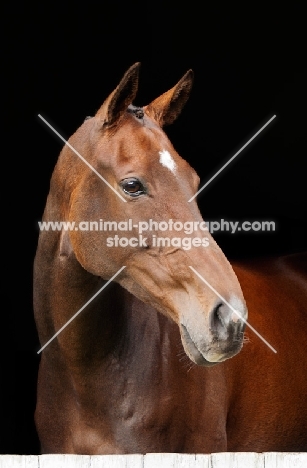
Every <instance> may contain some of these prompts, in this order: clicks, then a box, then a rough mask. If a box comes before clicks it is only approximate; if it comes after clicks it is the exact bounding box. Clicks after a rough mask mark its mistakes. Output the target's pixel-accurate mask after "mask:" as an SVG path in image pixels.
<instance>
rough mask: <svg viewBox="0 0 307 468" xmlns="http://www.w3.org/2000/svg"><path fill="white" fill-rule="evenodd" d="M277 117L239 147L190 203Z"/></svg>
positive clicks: (272, 118)
mask: <svg viewBox="0 0 307 468" xmlns="http://www.w3.org/2000/svg"><path fill="white" fill-rule="evenodd" d="M275 117H276V115H273V117H271V118H270V120H268V121H267V123H266V124H265V125H263V127H261V128H260V130H258V132H257V133H255V135H254V136H252V138H251V139H250V140H248V142H247V143H245V145H243V146H242V148H241V149H239V151H237V152H236V154H235V155H234V156H232V157H231V158H230V159H229V161H227V163H226V164H224V166H223V167H221V169H219V170H218V171H217V172H216V173H215V174H214V176H212V177H211V179H209V180H208V182H206V183H205V185H203V186H202V187H201V188H200V189H199V190H198V192H196V193H195V195H193V197H191V198H190V200H188V203H190V202H191V201H192V200H194V198H195V197H197V195H198V194H199V193H200V192H201V191H202V190H204V188H206V187H207V186H208V185H209V184H210V182H212V181H213V180H214V179H215V178H216V177H217V176H218V175H219V174H220V173H221V172H222V171H223V170H224V169H225V167H226V166H228V164H230V163H231V161H233V160H234V158H235V157H236V156H238V154H240V153H241V151H243V150H244V148H246V147H247V145H249V143H250V142H251V141H253V140H254V139H255V138H256V136H257V135H259V133H260V132H262V130H263V129H264V128H265V127H267V126H268V125H269V123H271V122H272V120H274V119H275Z"/></svg>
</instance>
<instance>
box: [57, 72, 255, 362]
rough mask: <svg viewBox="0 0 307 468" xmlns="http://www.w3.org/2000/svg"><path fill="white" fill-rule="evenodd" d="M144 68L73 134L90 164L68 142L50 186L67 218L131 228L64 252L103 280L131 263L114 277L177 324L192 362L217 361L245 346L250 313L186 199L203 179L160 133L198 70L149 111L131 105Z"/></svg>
mask: <svg viewBox="0 0 307 468" xmlns="http://www.w3.org/2000/svg"><path fill="white" fill-rule="evenodd" d="M138 73H139V64H135V65H133V66H132V67H131V68H130V69H129V70H128V71H127V72H126V73H125V75H124V76H123V78H122V80H121V81H120V83H119V85H118V86H117V87H116V89H115V90H114V91H113V92H112V93H111V94H110V95H109V97H108V98H107V99H106V100H105V101H104V103H103V104H102V106H101V107H100V109H99V110H98V112H97V113H96V115H95V116H94V117H92V118H89V119H87V120H86V121H85V122H84V123H83V124H82V125H81V127H80V128H79V129H78V130H77V131H76V133H75V134H74V135H73V136H72V137H71V138H70V140H69V143H70V145H71V146H72V147H73V148H75V149H76V150H77V151H78V152H79V153H80V154H81V155H82V156H83V158H84V159H85V160H86V161H87V163H88V165H86V164H84V161H81V160H80V159H78V158H77V157H76V155H75V154H74V152H73V151H72V150H71V148H69V147H68V146H65V147H64V149H63V150H62V153H61V156H60V158H59V161H58V164H57V167H56V170H55V172H54V175H53V182H52V186H54V187H56V190H57V193H60V194H61V195H59V196H61V200H62V202H61V203H62V205H61V211H62V216H63V219H65V220H66V221H71V222H74V223H75V225H76V226H77V225H79V224H78V223H82V222H88V223H91V222H100V223H104V222H106V221H108V222H113V223H116V224H113V226H115V225H116V226H122V227H126V229H125V230H124V231H120V232H119V231H116V232H110V231H108V230H105V229H102V230H100V229H98V230H95V229H93V230H87V231H85V230H82V229H75V230H72V231H70V232H64V233H62V240H61V246H62V247H61V248H62V249H64V250H65V251H69V252H70V254H72V255H74V256H75V258H76V259H77V261H78V262H79V263H80V264H81V266H82V267H83V268H84V269H85V270H87V271H88V272H89V273H91V274H92V275H95V276H99V277H101V278H103V279H105V280H107V279H109V278H111V277H112V276H113V275H114V274H115V273H116V272H117V271H118V270H119V269H120V268H121V267H122V266H125V269H124V270H123V271H122V272H121V274H120V275H119V276H118V277H116V281H117V282H118V283H119V284H120V285H121V286H122V287H124V288H126V289H127V290H128V291H129V292H130V293H132V294H133V295H134V296H136V297H137V298H138V299H140V300H141V301H143V302H145V303H150V304H151V305H152V306H153V307H154V308H155V309H157V310H158V311H159V312H161V313H162V314H165V315H166V316H167V317H169V318H170V319H171V320H173V321H175V322H176V323H177V325H178V327H179V329H180V334H181V339H182V343H183V347H184V349H185V351H186V353H187V355H188V356H189V357H190V359H191V360H192V361H193V362H195V363H196V364H200V365H204V366H210V365H214V364H216V363H218V362H221V361H224V360H226V359H228V358H230V357H232V356H234V355H235V354H237V353H238V352H239V351H240V349H241V348H242V344H243V332H244V326H245V320H246V318H247V310H246V306H245V301H244V298H243V294H242V291H241V287H240V284H239V282H238V279H237V277H236V275H235V273H234V271H233V269H232V267H231V265H230V263H229V262H228V260H227V259H226V257H225V255H224V254H223V252H222V251H221V249H220V248H219V247H218V245H217V244H216V242H215V241H214V239H213V238H212V237H211V235H210V233H209V232H208V231H205V230H204V226H205V223H204V220H203V219H202V216H201V214H200V211H199V209H198V207H197V204H196V202H195V200H193V201H192V202H188V200H189V199H190V198H191V197H192V196H193V195H194V194H195V192H196V191H197V188H198V184H199V178H198V176H197V174H196V172H195V171H194V170H193V169H192V168H191V167H190V165H189V164H188V163H187V162H186V161H185V160H184V159H182V158H181V157H180V156H179V154H178V153H177V152H176V150H175V149H174V147H173V145H172V144H171V142H170V140H169V139H168V137H167V135H166V134H165V132H164V131H163V127H164V126H165V125H168V124H171V123H172V122H173V121H174V120H175V119H176V118H177V117H178V116H179V114H180V112H181V110H182V108H183V106H184V104H185V103H186V101H187V99H188V97H189V94H190V90H191V87H192V82H193V73H192V71H191V70H190V71H188V72H187V73H186V74H185V75H184V76H183V77H182V78H181V80H180V81H179V82H178V83H177V84H176V85H175V86H174V87H173V88H172V89H170V90H169V91H167V92H166V93H164V94H163V95H161V96H160V97H158V98H157V99H155V100H154V101H153V102H151V103H150V104H149V105H147V106H145V107H143V108H140V107H135V106H134V105H133V104H132V103H133V101H134V99H135V96H136V92H137V88H138ZM93 168H94V169H95V171H93ZM97 173H98V174H100V175H101V176H103V178H104V181H105V182H106V183H104V181H102V180H101V178H99V177H98V176H97ZM52 186H51V187H52ZM111 188H112V189H111ZM114 192H116V193H114ZM54 196H55V195H54ZM129 220H130V221H129ZM128 221H129V223H128ZM119 223H122V224H119ZM125 223H126V224H125ZM180 226H182V228H181V229H180ZM156 228H158V229H156ZM187 233H188V234H187ZM115 235H117V236H118V237H117V243H116V238H115ZM122 237H125V239H124V240H122ZM160 237H163V240H162V241H161V239H160ZM190 267H193V269H194V270H192V269H191V268H190ZM195 271H196V272H198V273H199V275H200V276H201V278H204V279H205V280H206V282H207V283H208V284H209V285H210V286H211V287H209V286H208V284H206V283H205V282H203V281H202V279H201V278H200V277H198V276H197V274H196V273H195ZM216 292H218V295H217V294H216ZM235 311H237V313H236V312H235Z"/></svg>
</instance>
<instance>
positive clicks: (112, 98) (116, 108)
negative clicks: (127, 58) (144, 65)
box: [96, 62, 141, 127]
mask: <svg viewBox="0 0 307 468" xmlns="http://www.w3.org/2000/svg"><path fill="white" fill-rule="evenodd" d="M140 65H141V64H140V63H139V62H137V63H135V64H134V65H132V67H130V68H129V69H128V70H127V71H126V73H125V74H124V76H123V78H122V79H121V81H120V83H119V85H118V86H117V87H116V88H115V90H114V91H113V92H112V93H111V94H110V95H109V97H108V98H107V99H106V100H105V101H104V103H103V104H102V106H101V107H100V109H99V110H98V112H97V113H96V117H98V119H99V120H100V121H101V123H102V125H103V126H108V127H110V126H112V125H114V124H116V123H117V122H118V121H119V120H120V119H121V117H122V116H123V114H124V113H125V112H126V110H127V107H128V106H129V105H130V104H131V103H132V101H133V100H134V98H135V96H136V93H137V90H138V82H139V70H140Z"/></svg>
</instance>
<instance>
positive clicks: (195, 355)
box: [180, 323, 217, 367]
mask: <svg viewBox="0 0 307 468" xmlns="http://www.w3.org/2000/svg"><path fill="white" fill-rule="evenodd" d="M180 332H181V337H182V344H183V347H184V350H185V352H186V353H187V355H188V356H189V358H190V359H191V360H192V361H193V362H194V363H195V364H198V365H199V366H205V367H211V366H214V365H215V364H217V362H210V361H208V360H207V359H206V358H205V357H204V356H203V354H202V353H201V352H200V351H199V349H198V348H197V346H196V344H195V343H194V341H193V340H192V338H191V335H190V333H189V332H188V330H187V328H186V327H185V326H184V325H183V324H182V323H181V324H180Z"/></svg>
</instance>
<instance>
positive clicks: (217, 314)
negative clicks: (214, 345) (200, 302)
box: [211, 302, 227, 330]
mask: <svg viewBox="0 0 307 468" xmlns="http://www.w3.org/2000/svg"><path fill="white" fill-rule="evenodd" d="M223 306H224V304H223V303H222V302H219V303H218V304H217V305H216V306H215V307H214V309H213V311H212V320H211V323H212V328H213V329H214V330H217V329H218V328H219V327H220V326H221V325H222V326H223V327H225V328H226V327H227V324H226V323H225V320H224V316H223V315H224V314H223V312H222V309H223Z"/></svg>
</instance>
